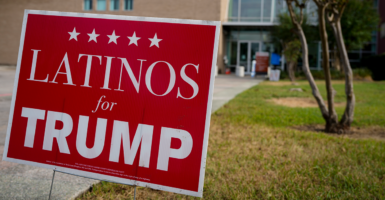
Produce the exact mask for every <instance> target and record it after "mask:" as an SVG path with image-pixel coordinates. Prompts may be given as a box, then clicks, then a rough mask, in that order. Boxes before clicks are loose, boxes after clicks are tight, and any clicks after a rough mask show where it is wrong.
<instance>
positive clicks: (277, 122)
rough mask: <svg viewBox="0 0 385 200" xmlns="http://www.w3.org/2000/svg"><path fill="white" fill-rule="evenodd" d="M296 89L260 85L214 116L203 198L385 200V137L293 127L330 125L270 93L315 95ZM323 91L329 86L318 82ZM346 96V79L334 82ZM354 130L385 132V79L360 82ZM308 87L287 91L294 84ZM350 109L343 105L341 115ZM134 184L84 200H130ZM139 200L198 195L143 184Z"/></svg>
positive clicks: (339, 98) (102, 187)
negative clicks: (282, 103) (277, 100)
mask: <svg viewBox="0 0 385 200" xmlns="http://www.w3.org/2000/svg"><path fill="white" fill-rule="evenodd" d="M299 83H300V84H299V85H298V86H292V85H290V84H282V85H272V84H269V82H264V83H262V84H260V85H257V86H255V87H253V88H251V89H249V90H247V91H245V92H243V93H242V94H240V95H238V96H237V97H236V98H235V99H233V100H231V101H230V102H229V103H228V104H226V105H225V106H224V107H222V108H221V109H219V110H218V111H217V112H216V113H214V114H213V116H212V121H211V128H210V141H209V149H208V158H207V167H206V176H205V185H204V194H203V198H204V199H385V141H383V140H375V139H352V138H349V137H347V136H336V135H328V134H325V133H322V132H310V131H298V130H295V129H292V128H291V127H293V126H300V125H309V124H324V121H323V119H322V117H321V114H320V111H319V110H318V108H290V107H284V106H278V105H275V104H273V103H272V102H270V101H269V100H270V99H272V98H284V97H310V98H311V97H312V96H311V90H310V87H309V86H308V84H307V82H304V81H303V82H299ZM318 86H319V89H320V91H321V93H323V94H325V87H324V83H322V82H319V84H318ZM333 86H334V88H335V89H336V90H337V95H336V102H343V101H344V100H345V95H344V85H343V84H342V82H335V83H334V84H333ZM354 86H355V94H356V98H357V104H356V109H355V121H354V123H353V126H355V127H363V128H365V127H371V126H376V127H380V128H381V129H384V130H385V113H384V111H385V83H374V82H356V83H355V84H354ZM293 87H296V88H302V89H303V90H305V92H289V89H290V88H293ZM343 110H344V107H338V108H337V112H338V114H339V116H341V114H342V113H343ZM132 197H133V187H131V186H125V185H121V184H115V183H108V182H102V183H100V184H98V185H96V186H95V187H94V188H93V190H92V191H91V192H87V193H85V194H84V195H83V196H81V197H80V198H79V199H132ZM137 198H138V199H194V198H193V197H189V196H185V195H179V194H173V193H169V192H162V191H156V190H152V189H149V188H138V191H137Z"/></svg>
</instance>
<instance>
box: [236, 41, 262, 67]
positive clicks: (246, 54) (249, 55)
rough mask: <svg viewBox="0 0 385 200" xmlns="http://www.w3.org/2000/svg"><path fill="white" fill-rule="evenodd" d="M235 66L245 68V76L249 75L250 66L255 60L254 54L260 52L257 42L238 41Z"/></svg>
mask: <svg viewBox="0 0 385 200" xmlns="http://www.w3.org/2000/svg"><path fill="white" fill-rule="evenodd" d="M238 49H239V51H238V55H237V58H238V59H237V61H238V62H237V66H243V67H245V74H250V73H251V64H252V61H253V60H255V53H256V52H259V51H261V45H260V42H259V41H238Z"/></svg>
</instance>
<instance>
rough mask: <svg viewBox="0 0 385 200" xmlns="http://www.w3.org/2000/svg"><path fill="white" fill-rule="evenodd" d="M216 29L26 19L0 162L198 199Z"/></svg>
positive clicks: (151, 21) (79, 16)
mask: <svg viewBox="0 0 385 200" xmlns="http://www.w3.org/2000/svg"><path fill="white" fill-rule="evenodd" d="M219 27H220V23H219V22H210V21H197V20H178V19H160V18H144V17H127V16H113V15H95V14H84V13H63V12H49V11H48V12H47V11H31V10H26V11H25V16H24V21H23V28H22V35H21V41H20V49H19V57H18V64H17V73H16V81H15V87H14V92H13V99H12V106H11V112H10V118H9V124H8V130H7V138H6V144H5V148H4V156H3V159H4V160H6V161H11V162H17V163H21V164H28V165H34V166H39V167H45V168H49V169H55V170H58V171H62V172H66V173H71V174H75V175H81V176H86V177H90V178H96V179H103V180H110V181H114V182H118V183H123V184H132V185H133V184H135V185H139V186H145V187H151V188H154V189H159V190H166V191H171V192H176V193H181V194H187V195H193V196H200V197H201V196H202V193H203V181H204V173H205V170H204V169H205V164H206V163H205V161H206V153H207V145H208V135H209V132H208V131H209V125H210V112H211V100H212V92H213V84H214V80H213V79H214V71H213V70H214V66H215V65H216V55H217V48H218V38H219Z"/></svg>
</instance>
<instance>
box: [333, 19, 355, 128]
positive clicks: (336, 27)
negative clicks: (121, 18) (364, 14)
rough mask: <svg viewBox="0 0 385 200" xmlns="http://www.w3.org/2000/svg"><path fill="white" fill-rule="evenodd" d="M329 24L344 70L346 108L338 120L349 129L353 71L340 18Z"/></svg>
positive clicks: (351, 112)
mask: <svg viewBox="0 0 385 200" xmlns="http://www.w3.org/2000/svg"><path fill="white" fill-rule="evenodd" d="M336 17H337V16H336ZM331 26H332V30H333V33H334V36H335V38H336V41H337V45H338V49H339V55H340V59H341V62H342V66H343V68H344V72H345V94H346V108H345V112H344V114H343V116H342V118H341V120H340V126H341V128H342V129H343V130H345V131H349V129H350V125H351V124H352V122H353V118H354V106H355V104H356V97H355V95H354V90H353V71H352V68H351V67H350V62H349V57H348V53H347V50H346V46H345V42H344V37H343V35H342V29H341V23H340V18H339V17H338V18H337V19H336V20H335V21H333V22H332V23H331Z"/></svg>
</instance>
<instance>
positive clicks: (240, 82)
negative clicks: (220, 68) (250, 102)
mask: <svg viewBox="0 0 385 200" xmlns="http://www.w3.org/2000/svg"><path fill="white" fill-rule="evenodd" d="M262 81H263V78H258V79H257V78H251V77H250V76H246V77H242V78H240V77H237V76H235V75H218V76H217V77H216V78H215V84H214V95H213V107H212V109H211V113H214V112H215V111H216V110H218V109H219V108H220V107H222V106H223V105H225V104H226V103H227V102H228V101H230V100H231V99H232V98H234V97H235V96H237V95H238V94H239V93H241V92H243V91H245V90H247V89H249V88H250V87H252V86H254V85H257V84H258V83H260V82H262Z"/></svg>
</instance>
